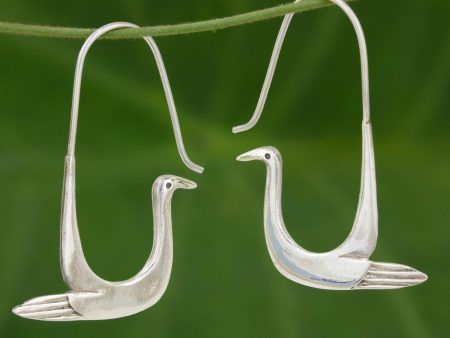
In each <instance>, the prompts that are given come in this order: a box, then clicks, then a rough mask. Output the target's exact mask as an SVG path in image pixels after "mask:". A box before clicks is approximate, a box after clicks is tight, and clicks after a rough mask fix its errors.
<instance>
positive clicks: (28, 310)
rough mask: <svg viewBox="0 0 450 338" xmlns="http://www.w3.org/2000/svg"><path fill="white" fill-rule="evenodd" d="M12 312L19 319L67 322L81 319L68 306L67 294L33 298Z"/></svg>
mask: <svg viewBox="0 0 450 338" xmlns="http://www.w3.org/2000/svg"><path fill="white" fill-rule="evenodd" d="M12 311H13V313H14V314H16V315H18V316H20V317H23V318H28V319H35V320H47V321H68V320H80V319H81V315H80V314H79V313H77V312H76V311H75V310H74V309H73V308H72V307H71V306H70V303H69V297H68V295H67V294H61V295H52V296H42V297H37V298H33V299H30V300H28V301H26V302H25V303H23V304H22V305H19V306H16V307H15V308H14V309H13V310H12Z"/></svg>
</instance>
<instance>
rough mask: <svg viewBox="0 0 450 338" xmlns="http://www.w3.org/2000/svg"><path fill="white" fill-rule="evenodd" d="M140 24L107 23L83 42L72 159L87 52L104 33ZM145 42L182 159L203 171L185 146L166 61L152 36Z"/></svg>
mask: <svg viewBox="0 0 450 338" xmlns="http://www.w3.org/2000/svg"><path fill="white" fill-rule="evenodd" d="M137 27H139V26H137V25H135V24H132V23H128V22H114V23H111V24H108V25H105V26H103V27H101V28H99V29H98V30H96V31H95V32H94V33H93V34H92V35H91V36H89V38H88V39H87V40H86V41H85V43H84V44H83V47H82V48H81V50H80V53H79V54H78V59H77V64H76V69H75V79H74V86H73V97H72V113H71V119H70V134H69V144H68V148H67V157H68V158H70V159H72V158H74V156H75V142H76V135H77V125H78V110H79V103H80V90H81V78H82V74H83V65H84V60H85V58H86V55H87V52H88V51H89V48H90V47H91V46H92V44H93V43H94V42H95V40H97V39H98V38H99V37H100V36H102V35H103V34H105V33H107V32H109V31H112V30H115V29H118V28H137ZM143 39H144V40H145V42H147V44H148V45H149V47H150V49H151V51H152V53H153V56H154V57H155V61H156V65H157V67H158V71H159V75H160V77H161V81H162V84H163V88H164V94H165V96H166V100H167V105H168V107H169V112H170V119H171V121H172V127H173V132H174V135H175V141H176V144H177V149H178V153H179V154H180V157H181V160H182V161H183V163H184V164H185V165H186V166H187V167H188V168H189V169H191V170H193V171H196V172H198V173H202V172H203V170H204V168H203V167H201V166H200V165H198V164H195V163H194V162H192V161H191V159H190V158H189V156H188V154H187V153H186V150H185V148H184V143H183V137H182V135H181V130H180V123H179V121H178V115H177V110H176V107H175V101H174V99H173V95H172V90H171V89H170V83H169V78H168V76H167V72H166V68H165V66H164V62H163V59H162V56H161V53H160V51H159V49H158V46H157V45H156V42H155V40H153V38H152V37H150V36H145V37H143Z"/></svg>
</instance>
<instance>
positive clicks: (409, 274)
mask: <svg viewBox="0 0 450 338" xmlns="http://www.w3.org/2000/svg"><path fill="white" fill-rule="evenodd" d="M330 1H331V2H333V3H335V4H336V5H338V6H339V7H340V8H341V9H342V10H343V11H344V12H345V13H346V14H347V16H348V17H349V19H350V21H351V22H352V24H353V26H354V28H355V31H356V35H357V38H358V43H359V51H360V57H361V73H362V93H363V122H362V142H363V145H362V150H363V152H362V177H361V188H360V189H361V190H360V196H359V203H358V208H357V212H356V218H355V221H354V224H353V228H352V230H351V232H350V235H349V236H348V237H347V239H346V240H345V241H344V243H342V244H341V245H340V246H339V247H338V248H336V249H334V250H332V251H329V252H326V253H314V252H310V251H307V250H305V249H303V248H302V247H301V246H299V245H298V244H297V243H296V242H295V241H294V240H293V239H292V237H291V236H290V235H289V233H288V231H287V229H286V227H285V225H284V221H283V216H282V209H281V180H282V160H281V154H280V152H279V151H278V150H277V149H275V148H273V147H262V148H258V149H255V150H252V151H249V152H247V153H245V154H242V155H240V156H239V157H238V158H237V160H239V161H251V160H259V161H263V162H264V163H265V164H266V168H267V178H266V191H265V202H264V231H265V237H266V242H267V246H268V250H269V253H270V257H271V258H272V261H273V263H274V264H275V266H276V268H277V269H278V270H279V271H280V272H281V274H283V275H284V276H285V277H287V278H289V279H290V280H292V281H294V282H296V283H300V284H304V285H307V286H310V287H314V288H320V289H329V290H359V289H394V288H401V287H406V286H412V285H416V284H420V283H422V282H424V281H425V280H426V279H427V276H426V275H425V274H423V273H422V272H419V271H417V270H415V269H413V268H411V267H409V266H405V265H400V264H392V263H377V262H371V261H370V260H369V257H370V255H371V254H372V252H373V251H374V249H375V246H376V242H377V236H378V211H377V194H376V181H375V159H374V149H373V142H372V129H371V124H370V106H369V78H368V63H367V50H366V42H365V38H364V33H363V30H362V28H361V25H360V23H359V20H358V18H357V17H356V15H355V13H354V12H353V11H352V10H351V8H350V7H349V6H348V5H347V4H346V3H345V1H343V0H330ZM292 16H293V14H288V15H286V16H285V17H284V20H283V23H282V25H281V28H280V31H279V33H278V37H277V40H276V43H275V48H274V50H273V53H272V58H271V60H270V64H269V69H268V71H267V75H266V78H265V82H264V85H263V89H262V91H261V95H260V98H259V101H258V105H257V108H256V110H255V113H254V114H253V116H252V118H251V120H250V121H249V122H248V123H247V124H245V125H241V126H238V127H235V128H233V132H235V133H237V132H241V131H245V130H248V129H250V128H252V127H253V126H254V125H255V124H256V123H257V122H258V119H259V117H260V116H261V112H262V110H263V108H264V103H265V101H266V98H267V94H268V91H269V88H270V84H271V81H272V77H273V73H274V71H275V67H276V63H277V61H278V56H279V53H280V49H281V46H282V44H283V40H284V37H285V34H286V31H287V29H288V27H289V23H290V21H291V19H292Z"/></svg>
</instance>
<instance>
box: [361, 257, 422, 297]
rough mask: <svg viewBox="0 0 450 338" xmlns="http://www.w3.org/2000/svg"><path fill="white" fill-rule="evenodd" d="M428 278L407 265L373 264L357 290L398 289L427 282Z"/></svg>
mask: <svg viewBox="0 0 450 338" xmlns="http://www.w3.org/2000/svg"><path fill="white" fill-rule="evenodd" d="M427 279H428V276H427V275H426V274H424V273H422V272H420V271H418V270H416V269H414V268H411V267H409V266H406V265H401V264H393V263H378V262H373V263H372V264H371V266H370V267H369V270H368V271H367V273H366V275H365V276H364V278H363V279H362V280H361V281H360V282H359V284H358V285H356V287H355V289H366V290H367V289H397V288H404V287H407V286H413V285H417V284H420V283H423V282H425V281H426V280H427Z"/></svg>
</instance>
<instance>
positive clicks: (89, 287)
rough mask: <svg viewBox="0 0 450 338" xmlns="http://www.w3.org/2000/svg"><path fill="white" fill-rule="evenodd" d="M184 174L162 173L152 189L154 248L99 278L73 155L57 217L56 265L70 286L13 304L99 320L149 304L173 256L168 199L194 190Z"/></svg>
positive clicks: (46, 316) (31, 312) (28, 314)
mask: <svg viewBox="0 0 450 338" xmlns="http://www.w3.org/2000/svg"><path fill="white" fill-rule="evenodd" d="M195 187H196V184H195V183H194V182H192V181H189V180H187V179H184V178H181V177H177V176H172V175H164V176H160V177H158V178H157V179H156V181H155V182H154V184H153V188H152V203H153V221H154V236H153V248H152V251H151V254H150V257H149V258H148V260H147V262H146V263H145V265H144V267H143V268H142V269H141V271H140V272H139V273H137V274H136V275H135V276H134V277H132V278H130V279H128V280H125V281H121V282H110V281H106V280H103V279H102V278H100V277H98V276H97V275H96V274H95V273H94V272H93V271H92V270H91V268H90V267H89V265H88V263H87V262H86V259H85V257H84V254H83V249H82V246H81V241H80V235H79V231H78V223H77V217H76V206H75V160H74V158H72V157H70V156H68V157H67V158H66V165H65V179H64V192H63V204H62V217H61V269H62V272H63V277H64V281H65V283H66V285H67V286H68V287H69V289H70V291H69V292H67V293H63V294H58V295H52V296H43V297H38V298H34V299H31V300H29V301H27V302H25V303H23V304H22V305H20V306H17V307H15V308H14V309H13V312H14V313H15V314H16V315H18V316H20V317H24V318H29V319H37V320H47V321H70V320H72V321H73V320H98V319H113V318H119V317H125V316H130V315H133V314H135V313H138V312H140V311H143V310H145V309H147V308H149V307H151V306H152V305H154V304H155V303H156V302H157V301H158V300H159V299H160V298H161V296H162V295H163V294H164V291H165V290H166V288H167V285H168V283H169V278H170V273H171V269H172V259H173V243H172V219H171V201H172V195H173V192H174V191H175V190H176V189H178V188H183V189H193V188H195Z"/></svg>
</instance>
